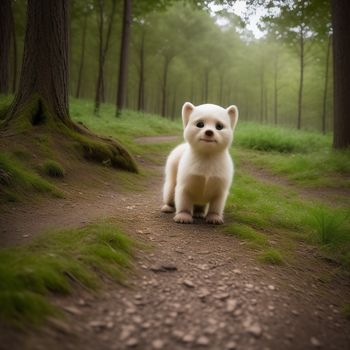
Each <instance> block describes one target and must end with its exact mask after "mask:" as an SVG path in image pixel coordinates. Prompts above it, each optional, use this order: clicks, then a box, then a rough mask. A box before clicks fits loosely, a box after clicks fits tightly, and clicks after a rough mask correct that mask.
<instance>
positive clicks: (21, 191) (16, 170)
mask: <svg viewBox="0 0 350 350" xmlns="http://www.w3.org/2000/svg"><path fill="white" fill-rule="evenodd" d="M33 190H36V191H38V192H48V193H51V194H52V195H53V196H55V197H62V196H63V195H62V192H61V191H60V190H59V189H58V188H57V187H56V186H54V185H52V184H51V183H49V182H48V181H46V180H45V179H43V178H42V177H40V176H39V175H38V174H36V173H34V172H33V171H32V170H30V169H29V168H26V167H24V165H23V164H22V163H20V162H19V161H18V160H16V159H15V158H14V157H12V156H11V155H10V154H7V153H2V152H0V193H3V194H4V195H3V199H5V201H17V200H19V199H20V197H21V196H23V195H25V193H26V191H29V192H30V191H33Z"/></svg>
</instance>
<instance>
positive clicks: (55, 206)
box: [0, 168, 350, 350]
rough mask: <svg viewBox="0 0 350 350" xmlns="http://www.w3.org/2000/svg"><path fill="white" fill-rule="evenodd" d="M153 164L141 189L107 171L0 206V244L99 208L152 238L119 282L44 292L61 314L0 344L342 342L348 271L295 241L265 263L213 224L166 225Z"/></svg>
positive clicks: (298, 345) (346, 337) (329, 345)
mask: <svg viewBox="0 0 350 350" xmlns="http://www.w3.org/2000/svg"><path fill="white" fill-rule="evenodd" d="M152 170H153V171H158V175H155V176H153V177H152V178H151V179H150V180H149V182H148V184H147V189H146V190H144V191H139V192H127V191H122V190H121V189H120V188H118V187H117V186H115V185H114V184H113V181H112V178H111V177H109V179H108V183H107V184H106V183H103V181H99V182H98V181H97V182H96V186H95V189H91V187H88V186H85V187H84V190H80V188H79V187H78V183H77V184H75V185H71V184H68V185H67V187H68V189H67V199H61V200H54V201H45V202H44V203H41V204H39V205H36V206H33V205H31V206H29V205H21V206H18V205H16V206H14V207H13V208H14V209H13V210H11V209H8V210H7V211H6V212H5V213H4V214H3V215H1V223H0V225H1V230H2V231H3V233H2V236H1V244H6V245H9V244H17V243H20V242H23V240H26V239H28V238H29V237H32V236H33V235H35V234H37V233H38V232H39V233H40V232H42V231H45V229H47V228H49V227H52V226H54V227H56V228H64V227H67V226H72V227H73V226H80V225H85V224H86V223H88V222H94V221H98V220H100V219H102V218H103V217H106V218H109V219H111V220H112V221H113V222H116V223H118V225H120V226H121V227H122V228H123V229H124V231H125V232H127V233H128V234H130V235H131V236H134V237H137V238H138V239H140V240H142V241H144V242H146V243H147V244H149V245H150V246H151V247H152V248H151V250H146V251H142V252H139V253H138V255H137V259H136V262H135V269H134V273H133V274H132V276H130V278H129V279H128V281H127V285H126V286H120V285H115V284H113V283H111V282H109V281H108V280H107V281H105V285H104V287H103V291H102V292H100V293H98V294H91V293H88V292H86V291H84V290H79V289H78V291H77V292H76V294H75V295H73V296H70V297H65V298H56V297H53V301H54V302H55V303H56V304H58V305H60V306H61V307H62V308H63V309H64V310H65V313H66V317H65V319H64V320H52V321H50V323H49V325H48V326H46V327H45V328H44V329H42V330H40V331H33V330H28V331H27V332H21V333H19V332H18V331H14V330H11V329H2V330H1V331H0V349H49V348H51V349H52V350H56V349H129V348H130V349H147V350H148V349H169V350H172V349H213V350H214V349H215V350H216V349H220V350H221V349H223V350H224V349H278V350H279V349H312V348H317V347H321V348H323V349H348V348H350V323H349V321H348V320H346V319H345V318H344V317H343V316H342V315H341V313H340V309H341V307H342V306H343V304H344V303H346V302H349V300H350V284H349V281H348V280H346V279H343V278H341V277H339V276H338V277H334V278H333V279H331V280H330V281H329V282H325V278H324V276H329V275H330V271H331V270H332V269H333V267H331V266H329V265H327V264H326V263H325V262H323V261H320V260H319V259H318V258H317V257H316V256H315V255H316V254H314V251H313V250H312V248H310V247H307V246H304V245H302V244H300V246H299V247H298V249H297V259H296V260H297V261H296V262H295V263H293V265H286V266H278V267H275V266H266V265H262V264H261V263H259V262H257V260H256V258H255V256H254V252H252V250H250V249H249V248H248V247H246V245H245V244H244V243H243V242H241V241H239V240H237V239H236V238H234V237H232V236H230V235H228V234H225V233H224V226H211V225H207V224H205V223H204V222H203V221H202V220H197V221H196V222H195V224H193V225H181V224H175V223H174V222H173V220H172V215H171V214H170V215H169V214H163V213H161V212H160V206H161V185H162V177H161V175H160V174H161V168H153V169H152ZM102 175H103V174H102ZM102 175H101V176H102ZM79 192H80V193H81V194H80V193H79ZM23 235H29V236H28V237H23Z"/></svg>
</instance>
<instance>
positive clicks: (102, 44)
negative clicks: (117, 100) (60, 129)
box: [94, 0, 116, 115]
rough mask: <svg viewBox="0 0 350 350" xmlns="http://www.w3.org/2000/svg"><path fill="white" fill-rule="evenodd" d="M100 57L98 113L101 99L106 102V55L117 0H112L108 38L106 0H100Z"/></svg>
mask: <svg viewBox="0 0 350 350" xmlns="http://www.w3.org/2000/svg"><path fill="white" fill-rule="evenodd" d="M98 5H99V59H98V75H97V83H96V94H95V109H94V113H95V114H96V115H98V113H99V110H100V105H101V101H102V102H105V78H104V66H105V62H106V56H107V52H108V49H109V42H110V38H111V32H112V25H113V19H114V14H115V9H116V0H113V1H112V9H111V13H110V16H109V20H108V27H107V34H106V40H105V41H104V40H103V33H104V29H103V27H104V26H103V23H104V12H105V11H104V0H99V2H98Z"/></svg>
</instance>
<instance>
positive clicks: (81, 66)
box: [75, 13, 87, 98]
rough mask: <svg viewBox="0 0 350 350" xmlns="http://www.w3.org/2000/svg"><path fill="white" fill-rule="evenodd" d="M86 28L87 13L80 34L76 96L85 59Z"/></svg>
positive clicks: (76, 95) (77, 95) (78, 95)
mask: <svg viewBox="0 0 350 350" xmlns="http://www.w3.org/2000/svg"><path fill="white" fill-rule="evenodd" d="M86 28H87V13H85V15H84V23H83V36H82V44H81V53H80V63H79V73H78V84H77V91H76V93H75V97H76V98H79V97H80V89H81V79H82V76H83V69H84V61H85V44H86Z"/></svg>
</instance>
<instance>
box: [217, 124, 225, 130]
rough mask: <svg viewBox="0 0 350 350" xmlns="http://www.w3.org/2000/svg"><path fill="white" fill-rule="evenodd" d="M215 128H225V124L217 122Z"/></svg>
mask: <svg viewBox="0 0 350 350" xmlns="http://www.w3.org/2000/svg"><path fill="white" fill-rule="evenodd" d="M215 128H216V130H222V129H223V128H224V126H223V125H222V124H221V123H217V124H216V125H215Z"/></svg>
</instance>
